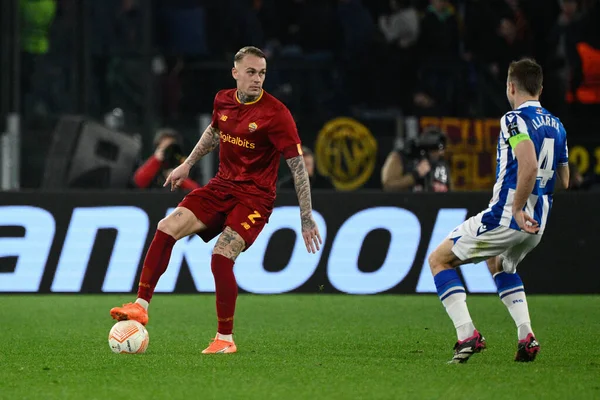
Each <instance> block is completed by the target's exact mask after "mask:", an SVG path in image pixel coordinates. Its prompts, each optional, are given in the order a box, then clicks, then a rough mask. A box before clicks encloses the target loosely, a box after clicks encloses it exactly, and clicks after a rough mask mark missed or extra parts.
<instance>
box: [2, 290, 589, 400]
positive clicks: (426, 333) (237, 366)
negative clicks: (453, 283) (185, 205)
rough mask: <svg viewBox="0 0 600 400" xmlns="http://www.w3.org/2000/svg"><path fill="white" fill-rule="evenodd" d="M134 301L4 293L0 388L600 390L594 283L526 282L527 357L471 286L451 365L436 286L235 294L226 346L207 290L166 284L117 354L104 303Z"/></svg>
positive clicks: (53, 395)
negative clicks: (459, 346) (484, 346)
mask: <svg viewBox="0 0 600 400" xmlns="http://www.w3.org/2000/svg"><path fill="white" fill-rule="evenodd" d="M126 301H131V296H121V295H119V296H114V295H66V296H61V295H37V296H26V295H4V296H0V339H1V341H0V399H2V400H4V399H86V400H91V399H127V400H134V399H143V400H149V399H403V398H406V399H503V398H504V399H519V400H521V399H526V398H531V399H598V398H600V346H599V345H598V338H599V337H600V336H599V333H600V296H530V297H529V305H530V311H531V316H532V320H533V328H534V329H535V331H536V335H537V337H538V339H539V341H540V343H541V346H542V351H541V353H540V355H539V356H538V359H537V360H536V361H535V362H534V363H528V364H519V363H515V362H514V361H512V358H513V356H514V353H515V349H516V328H515V327H514V324H513V321H512V319H511V318H510V316H509V314H508V312H507V310H506V309H505V307H504V305H503V304H502V303H501V302H500V301H499V300H498V298H497V296H494V295H480V296H474V295H472V296H468V298H467V301H468V303H469V307H470V311H471V315H472V317H473V319H474V321H475V324H476V326H477V327H478V328H479V329H480V330H481V332H482V333H483V334H484V335H485V337H486V339H487V342H488V350H486V351H485V352H483V353H482V354H476V355H475V356H473V357H472V358H471V360H470V361H469V363H468V364H464V365H446V361H448V360H449V359H450V357H451V354H452V346H453V344H454V342H455V336H454V329H453V326H452V324H451V322H450V320H449V319H448V317H447V315H446V313H445V311H444V309H443V307H442V305H441V304H440V302H439V300H438V299H437V297H435V296H433V295H423V296H391V295H377V296H345V295H281V296H255V295H241V296H240V298H239V299H238V308H237V316H236V336H235V338H236V344H237V345H238V353H237V354H231V355H202V354H200V352H201V350H202V349H203V348H204V347H206V345H207V344H208V342H209V340H210V339H211V338H212V336H213V335H214V332H215V329H216V322H215V321H216V317H215V314H214V297H213V296H211V295H186V296H182V295H161V294H157V295H156V296H155V298H154V301H153V303H152V306H151V308H150V323H149V324H148V331H149V332H150V346H149V348H148V351H147V352H146V354H143V355H119V354H113V353H112V352H111V351H110V349H109V347H108V343H107V336H108V331H109V329H110V328H111V326H112V325H113V322H112V320H111V319H110V316H109V314H108V311H109V309H110V307H112V306H114V305H120V304H121V303H123V302H126Z"/></svg>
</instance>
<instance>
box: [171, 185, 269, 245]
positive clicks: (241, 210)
mask: <svg viewBox="0 0 600 400" xmlns="http://www.w3.org/2000/svg"><path fill="white" fill-rule="evenodd" d="M248 203H249V202H242V201H240V199H239V198H238V197H235V196H234V195H233V194H232V193H230V192H229V191H226V190H225V189H221V188H219V187H217V186H216V185H214V184H211V183H208V184H207V185H206V186H203V187H201V188H199V189H194V190H193V191H192V192H190V193H188V195H187V196H185V197H184V198H183V200H182V201H181V203H179V207H184V208H187V209H188V210H190V211H191V212H193V213H194V215H195V216H196V218H198V219H199V220H200V221H202V223H203V224H204V225H206V227H207V228H208V229H206V230H204V231H202V232H199V233H198V236H200V237H201V238H202V240H204V241H205V242H209V241H210V240H211V239H213V238H214V237H215V236H217V235H219V234H220V233H221V232H223V229H225V227H226V226H228V227H230V228H231V229H233V230H234V231H235V232H237V233H238V234H239V235H240V236H241V237H242V239H244V242H246V246H245V248H244V250H246V249H248V248H249V247H250V246H251V245H252V243H254V241H255V240H256V238H257V237H258V234H259V233H260V232H261V231H262V229H263V227H264V226H265V224H266V223H267V222H268V220H269V216H270V215H271V212H272V211H273V210H272V209H269V208H265V207H256V206H255V207H252V206H250V205H248Z"/></svg>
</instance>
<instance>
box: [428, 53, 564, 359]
mask: <svg viewBox="0 0 600 400" xmlns="http://www.w3.org/2000/svg"><path fill="white" fill-rule="evenodd" d="M542 81H543V74H542V68H541V67H540V66H539V65H538V64H537V63H536V62H535V61H533V60H531V59H522V60H519V61H515V62H513V63H511V65H510V67H509V69H508V78H507V83H506V95H507V98H508V101H509V103H510V105H511V108H512V111H510V112H508V113H506V114H505V115H504V116H503V117H502V119H501V121H500V122H501V133H500V136H499V138H498V155H497V163H498V166H497V170H496V184H495V185H494V195H493V198H492V200H491V202H490V204H489V207H488V208H487V209H486V210H484V211H482V212H481V213H479V214H477V215H476V216H474V217H472V218H469V219H468V220H466V221H465V222H464V223H462V224H461V225H460V226H458V227H457V228H456V229H455V230H454V231H452V232H451V233H450V234H449V235H448V237H447V238H446V239H445V240H444V241H443V242H442V243H441V244H440V245H439V246H438V248H437V249H436V250H435V251H434V252H433V253H432V254H431V256H430V257H429V264H430V267H431V272H432V274H433V277H434V281H435V285H436V288H437V292H438V295H439V297H440V300H441V301H442V303H443V305H444V307H445V308H446V311H447V313H448V315H449V316H450V319H451V320H452V322H453V323H454V326H455V328H456V332H457V337H458V341H457V342H456V345H455V346H454V356H453V358H452V360H450V363H464V362H467V360H468V359H469V357H471V356H472V355H473V354H474V353H478V352H480V351H481V350H483V349H484V348H485V346H486V345H485V339H484V337H483V336H482V335H481V333H479V331H478V330H477V329H476V328H475V325H474V324H473V321H472V319H471V316H470V314H469V310H468V308H467V303H466V292H465V288H464V285H463V283H462V281H461V279H460V277H459V276H458V273H457V271H456V270H455V268H457V267H458V266H460V265H462V264H467V263H478V262H481V261H484V260H487V264H488V268H489V270H490V272H491V273H492V274H493V276H494V281H495V282H496V286H497V288H498V294H499V296H500V299H501V300H502V302H503V303H504V304H505V305H506V307H507V308H508V311H509V312H510V315H511V316H512V318H513V319H514V321H515V324H516V325H517V334H518V344H517V353H516V355H515V361H533V360H534V359H535V357H536V355H537V354H538V352H539V351H540V345H539V343H538V341H537V340H536V338H535V336H534V333H533V330H532V328H531V320H530V318H529V309H528V306H527V299H526V297H525V290H524V287H523V282H522V281H521V278H520V277H519V274H517V272H516V268H517V265H518V264H519V263H520V262H521V261H522V260H523V258H525V256H526V255H527V254H528V253H529V252H530V251H531V250H533V249H534V248H535V247H536V246H537V245H538V243H539V242H540V240H541V239H542V234H543V233H544V230H545V229H546V223H547V221H548V215H549V213H550V210H551V208H552V201H553V200H552V196H553V193H554V191H555V190H556V189H566V188H567V187H568V182H569V167H568V162H569V159H568V148H567V137H566V132H565V128H564V127H563V125H562V123H561V122H560V120H559V119H558V118H556V117H555V116H553V115H552V114H550V113H549V112H548V111H547V110H546V109H544V108H543V107H542V106H541V104H540V102H539V97H540V94H541V92H542Z"/></svg>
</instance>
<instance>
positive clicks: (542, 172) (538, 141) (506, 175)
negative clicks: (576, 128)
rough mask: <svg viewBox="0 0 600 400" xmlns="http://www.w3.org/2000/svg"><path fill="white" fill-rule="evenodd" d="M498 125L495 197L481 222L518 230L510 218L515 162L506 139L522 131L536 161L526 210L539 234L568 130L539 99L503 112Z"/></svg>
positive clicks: (566, 154) (564, 159)
mask: <svg viewBox="0 0 600 400" xmlns="http://www.w3.org/2000/svg"><path fill="white" fill-rule="evenodd" d="M500 126H501V131H500V136H499V137H498V155H497V159H496V161H497V167H496V184H495V185H494V196H493V198H492V201H491V202H490V205H489V207H488V209H487V210H485V211H484V215H483V218H482V223H483V224H485V225H486V226H487V229H492V228H494V227H497V226H499V225H502V226H507V227H509V228H512V229H516V230H520V229H519V226H518V225H517V223H516V222H515V220H514V218H512V205H513V199H514V195H515V189H516V187H517V168H518V161H517V160H516V158H515V155H514V152H513V149H512V148H511V145H510V143H509V139H510V138H511V137H515V136H517V135H522V134H525V135H528V136H529V138H530V139H531V140H532V141H533V144H534V146H535V152H536V155H537V160H538V175H537V180H536V183H535V187H534V188H533V192H532V193H531V194H530V195H529V200H528V201H527V205H526V206H525V212H527V214H529V215H531V216H532V217H533V219H535V220H536V221H538V223H539V224H540V230H539V234H542V233H543V232H544V229H545V228H546V222H547V220H548V214H549V213H550V209H551V208H552V193H553V192H554V185H555V184H556V168H557V166H559V165H567V164H568V162H569V151H568V147H567V133H566V131H565V128H564V127H563V125H562V123H561V122H560V120H559V119H558V118H556V117H555V116H553V115H552V114H550V113H549V112H548V111H547V110H546V109H544V108H542V106H541V105H540V103H539V102H538V101H527V102H525V103H523V104H522V105H521V106H519V108H517V109H516V110H514V111H510V112H508V113H506V114H505V115H504V116H503V117H502V119H501V121H500Z"/></svg>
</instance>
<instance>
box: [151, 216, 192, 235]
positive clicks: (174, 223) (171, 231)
mask: <svg viewBox="0 0 600 400" xmlns="http://www.w3.org/2000/svg"><path fill="white" fill-rule="evenodd" d="M183 222H184V221H180V220H175V219H174V218H171V217H166V218H163V219H161V220H160V221H159V222H158V226H157V229H158V230H159V231H161V232H164V233H166V234H167V235H170V236H172V237H173V238H175V239H176V240H179V239H181V238H182V237H183V236H185V234H184V232H183V230H184V228H185V224H184V223H183Z"/></svg>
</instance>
